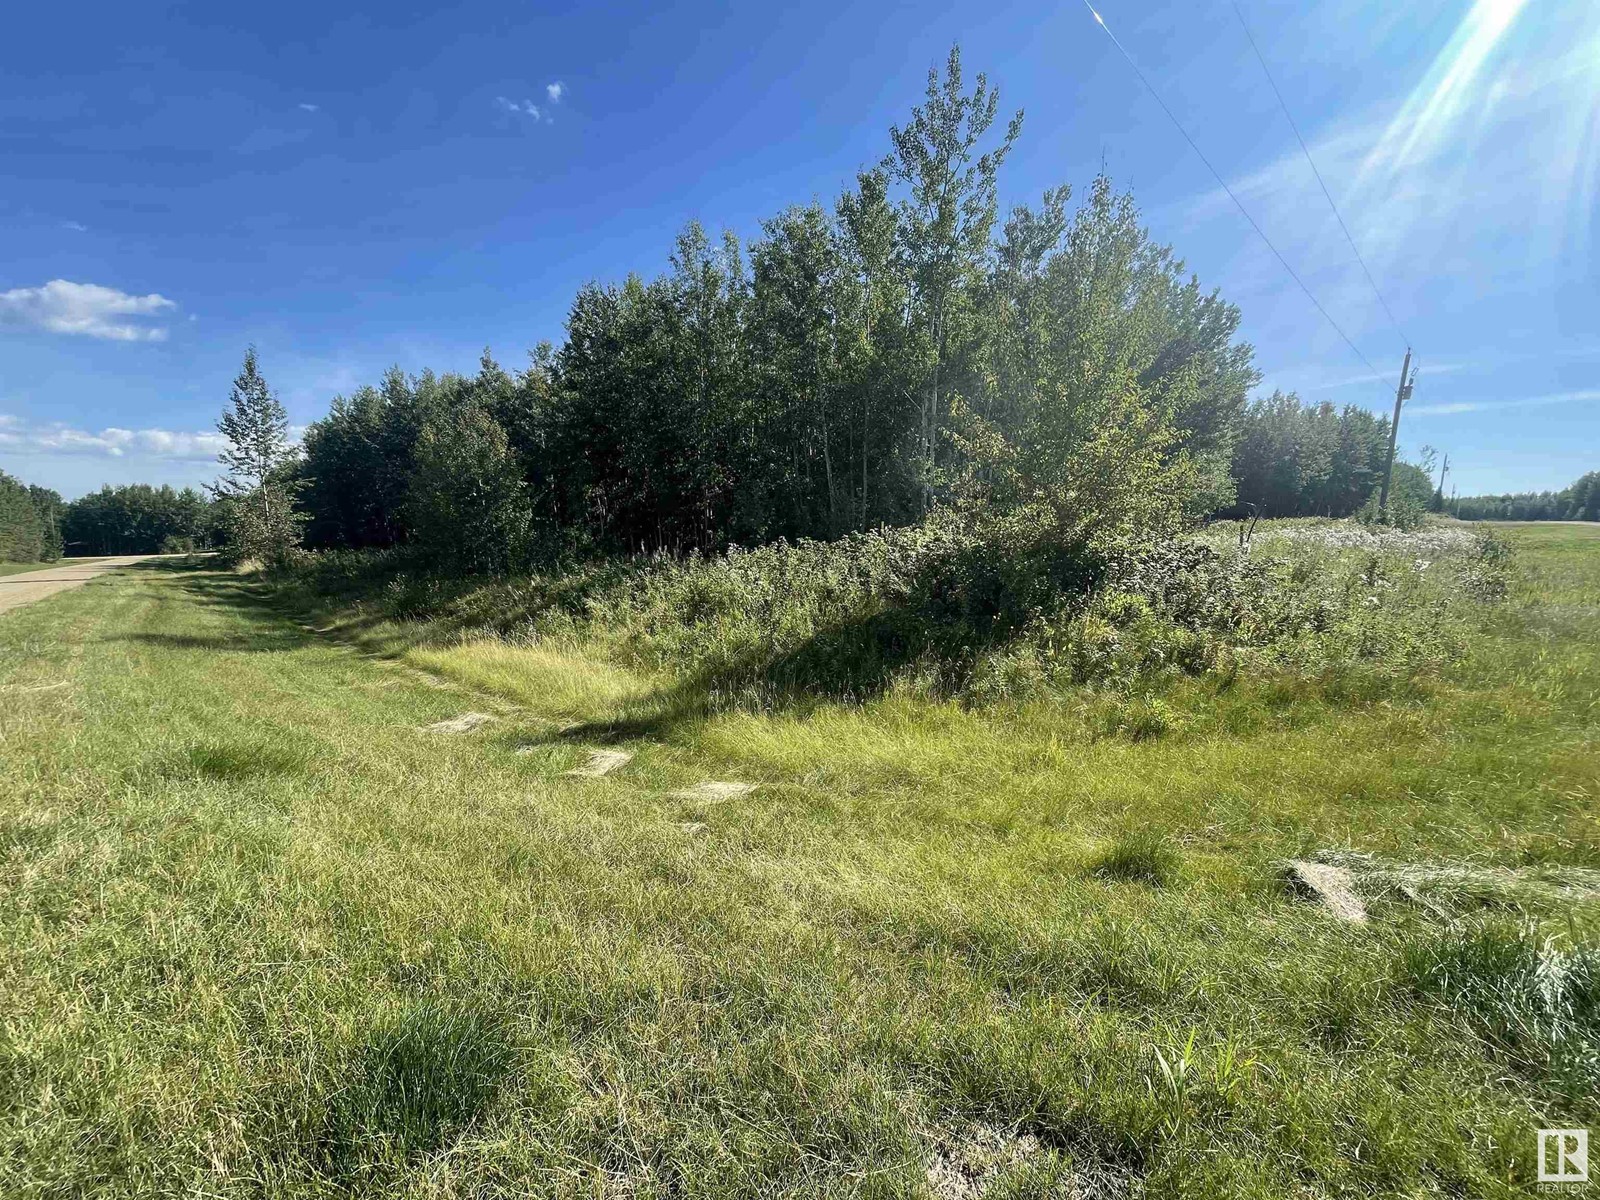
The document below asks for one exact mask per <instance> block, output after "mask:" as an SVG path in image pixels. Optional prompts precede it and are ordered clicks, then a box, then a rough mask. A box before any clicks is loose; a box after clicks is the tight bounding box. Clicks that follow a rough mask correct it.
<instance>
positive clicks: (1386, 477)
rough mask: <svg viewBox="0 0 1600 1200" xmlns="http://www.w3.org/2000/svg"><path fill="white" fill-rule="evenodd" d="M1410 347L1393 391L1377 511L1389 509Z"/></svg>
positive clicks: (1407, 392)
mask: <svg viewBox="0 0 1600 1200" xmlns="http://www.w3.org/2000/svg"><path fill="white" fill-rule="evenodd" d="M1411 382H1412V376H1411V347H1410V346H1407V347H1406V361H1405V363H1404V364H1403V365H1402V366H1401V368H1400V386H1399V387H1397V388H1396V389H1395V392H1394V420H1392V421H1390V422H1389V461H1388V463H1387V465H1385V467H1384V468H1383V488H1382V490H1381V491H1380V492H1379V493H1378V511H1379V512H1387V511H1388V509H1389V484H1390V483H1391V482H1392V481H1393V479H1394V444H1395V440H1396V439H1397V438H1398V437H1399V436H1400V406H1401V405H1402V404H1404V403H1405V402H1406V400H1407V399H1409V398H1410V396H1411Z"/></svg>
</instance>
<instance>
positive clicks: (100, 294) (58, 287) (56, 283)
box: [0, 279, 178, 342]
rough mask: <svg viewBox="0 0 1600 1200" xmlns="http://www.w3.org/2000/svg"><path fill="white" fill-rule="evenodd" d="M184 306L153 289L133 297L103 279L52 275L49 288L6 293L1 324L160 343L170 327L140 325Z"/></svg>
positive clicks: (0, 300)
mask: <svg viewBox="0 0 1600 1200" xmlns="http://www.w3.org/2000/svg"><path fill="white" fill-rule="evenodd" d="M177 307H178V306H177V305H176V304H174V303H173V302H172V301H171V300H168V299H167V298H166V297H165V296H162V295H158V294H157V293H155V292H151V293H150V294H149V295H146V296H133V295H130V294H128V293H127V292H121V291H118V290H117V289H116V288H109V287H102V286H101V285H99V284H97V283H72V282H70V281H68V280H65V279H52V280H51V281H50V282H49V283H47V284H45V285H44V286H43V287H32V288H12V289H11V290H10V291H9V292H0V325H12V326H21V327H24V328H32V329H44V330H48V331H49V332H51V333H71V334H79V335H81V336H83V337H94V338H105V339H107V340H108V341H113V342H160V341H165V340H166V337H167V330H166V327H165V326H163V325H156V324H140V323H138V319H139V318H149V317H156V316H159V315H160V314H162V313H164V312H167V311H169V310H171V309H175V308H177Z"/></svg>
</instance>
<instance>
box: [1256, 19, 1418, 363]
mask: <svg viewBox="0 0 1600 1200" xmlns="http://www.w3.org/2000/svg"><path fill="white" fill-rule="evenodd" d="M1230 3H1231V4H1232V5H1233V15H1234V16H1236V17H1238V18H1239V28H1240V29H1242V30H1244V37H1245V41H1247V42H1249V43H1250V49H1251V50H1252V51H1253V52H1254V53H1255V56H1256V61H1257V62H1258V63H1260V64H1261V73H1262V74H1263V75H1265V76H1266V77H1267V83H1268V84H1269V85H1270V86H1271V88H1272V94H1273V95H1274V96H1276V97H1277V98H1278V107H1279V108H1281V109H1282V110H1283V117H1284V120H1286V121H1288V122H1289V128H1290V129H1292V130H1294V140H1295V141H1297V142H1299V143H1300V152H1301V153H1302V154H1304V155H1305V156H1306V162H1307V163H1308V164H1309V165H1310V167H1311V173H1312V174H1313V175H1315V176H1316V177H1317V186H1318V187H1320V188H1321V189H1322V194H1323V196H1324V197H1325V198H1326V199H1327V201H1328V207H1329V208H1331V209H1332V210H1333V219H1334V220H1335V221H1338V222H1339V228H1340V229H1342V230H1343V231H1344V240H1345V241H1347V242H1349V243H1350V250H1351V252H1352V253H1353V254H1354V255H1355V256H1356V261H1357V262H1358V263H1360V264H1361V273H1362V274H1363V275H1365V276H1366V277H1367V282H1368V283H1369V284H1371V285H1372V294H1373V295H1374V296H1376V297H1377V298H1378V303H1379V304H1381V305H1382V306H1383V311H1384V313H1385V314H1387V316H1388V318H1389V324H1391V325H1393V326H1394V331H1395V332H1396V333H1398V334H1399V335H1400V340H1401V341H1403V342H1407V343H1409V342H1410V341H1411V339H1410V338H1408V337H1406V331H1405V330H1404V329H1402V328H1400V322H1399V320H1398V319H1397V318H1396V317H1395V315H1394V310H1393V309H1392V308H1390V307H1389V302H1388V301H1387V300H1385V299H1384V298H1383V291H1382V289H1380V288H1379V287H1378V281H1377V280H1376V279H1374V278H1373V277H1372V272H1371V271H1370V270H1369V269H1368V268H1367V260H1366V259H1364V258H1363V257H1361V248H1360V247H1359V246H1357V245H1356V239H1355V237H1354V235H1353V234H1351V232H1350V226H1348V225H1346V224H1345V223H1344V217H1343V216H1341V215H1340V213H1339V206H1338V205H1337V204H1335V203H1334V202H1333V193H1332V192H1330V191H1329V190H1328V185H1327V183H1326V182H1325V181H1324V180H1323V178H1322V172H1321V171H1319V170H1318V169H1317V160H1316V159H1314V158H1312V157H1311V147H1309V146H1307V145H1306V139H1305V138H1304V137H1303V136H1301V133H1300V126H1298V125H1296V124H1295V121H1294V117H1293V116H1292V115H1291V114H1290V112H1289V105H1288V103H1287V102H1286V101H1285V100H1284V98H1283V92H1282V91H1280V90H1279V88H1278V81H1277V80H1276V79H1274V78H1273V77H1272V71H1271V70H1269V69H1268V67H1267V60H1266V59H1265V58H1264V57H1263V56H1262V54H1261V48H1260V47H1259V46H1257V45H1256V39H1255V37H1254V36H1253V35H1252V34H1251V32H1250V26H1249V25H1248V24H1246V23H1245V19H1244V13H1243V12H1242V11H1241V10H1240V8H1239V3H1238V0H1230Z"/></svg>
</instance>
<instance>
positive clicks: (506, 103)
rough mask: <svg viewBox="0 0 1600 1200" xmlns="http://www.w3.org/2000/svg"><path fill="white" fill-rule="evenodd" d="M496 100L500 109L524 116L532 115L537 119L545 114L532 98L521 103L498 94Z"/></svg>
mask: <svg viewBox="0 0 1600 1200" xmlns="http://www.w3.org/2000/svg"><path fill="white" fill-rule="evenodd" d="M494 102H495V103H496V104H498V105H499V106H500V110H501V111H502V112H508V113H517V114H519V115H521V116H524V117H532V118H533V119H534V120H535V121H537V120H538V119H539V118H540V117H541V116H543V115H544V114H542V113H541V112H540V111H539V108H538V105H536V104H534V102H533V101H532V100H524V101H522V102H521V103H520V104H519V103H518V102H517V101H515V100H508V99H506V97H504V96H496V97H495V98H494Z"/></svg>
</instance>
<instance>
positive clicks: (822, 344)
mask: <svg viewBox="0 0 1600 1200" xmlns="http://www.w3.org/2000/svg"><path fill="white" fill-rule="evenodd" d="M998 115H999V97H998V94H997V92H996V91H995V90H994V89H993V88H992V87H990V86H989V84H988V81H987V80H986V79H985V78H984V77H983V76H982V75H979V76H978V78H977V80H976V85H975V87H973V88H972V90H970V91H968V90H967V89H966V87H965V84H964V82H963V78H962V71H961V64H960V56H959V52H958V51H955V50H953V51H952V52H951V55H950V59H949V62H948V63H947V65H946V67H945V70H944V72H943V73H942V75H941V74H940V73H939V72H937V71H930V73H929V80H928V90H927V93H926V96H925V98H924V100H923V103H922V104H920V105H918V106H917V107H915V108H914V109H913V111H912V114H911V119H910V120H909V121H908V122H907V123H906V125H905V126H904V127H895V128H892V129H891V130H890V139H889V143H890V146H889V153H888V154H887V155H886V157H885V158H884V160H883V161H882V162H881V163H880V164H878V165H877V166H875V167H873V168H872V169H870V170H866V171H863V172H861V173H860V174H859V175H858V176H857V178H856V180H855V181H854V183H853V184H852V185H851V186H850V187H849V188H848V189H847V190H846V191H845V192H844V193H843V194H842V195H841V196H840V197H838V199H837V200H836V201H835V202H834V203H833V204H832V205H831V206H827V207H825V206H823V205H821V204H817V203H812V204H809V205H802V206H793V207H790V208H787V209H785V210H784V211H782V212H781V213H779V214H777V215H776V216H774V217H773V218H771V219H770V220H768V221H766V222H764V223H763V225H762V231H761V234H760V236H759V237H758V238H757V239H756V240H755V241H754V242H753V243H752V244H751V245H749V246H745V245H742V244H741V243H740V241H739V240H738V239H737V238H736V237H735V236H734V235H733V234H731V233H724V234H723V235H722V236H721V237H720V239H717V240H713V239H712V238H711V237H710V236H709V235H708V234H707V233H706V232H705V230H704V229H702V228H701V226H700V225H698V224H697V223H691V224H690V225H689V226H688V227H687V228H685V230H684V231H683V232H682V233H681V234H680V235H679V237H678V239H677V241H676V244H675V247H674V251H673V253H672V255H671V259H670V265H669V269H668V270H667V271H666V272H665V273H664V274H662V275H660V276H658V277H656V278H654V279H649V280H646V279H644V278H641V277H639V276H637V275H630V276H629V277H628V278H627V279H626V280H625V281H624V282H622V283H621V284H615V285H606V284H599V283H591V284H589V285H587V286H585V287H584V288H582V289H581V290H580V291H579V293H578V295H577V296H576V297H575V298H574V300H573V302H572V305H571V308H570V310H569V313H568V317H567V323H566V324H567V338H566V341H565V342H564V343H563V344H562V345H561V346H559V347H556V346H552V345H551V344H549V343H543V344H541V345H540V346H539V347H538V348H537V349H536V350H534V351H533V352H532V353H531V355H530V360H529V363H528V365H527V366H526V367H525V368H524V369H522V370H520V371H510V370H506V369H505V368H503V367H501V366H500V365H499V364H498V363H496V362H495V361H494V359H493V358H492V357H491V356H490V354H489V352H488V351H487V350H486V351H485V352H484V355H483V358H482V360H481V361H480V364H479V370H478V372H477V373H476V374H475V375H459V374H454V373H445V374H435V373H433V372H431V371H427V370H425V371H423V372H422V373H421V374H419V375H415V376H408V375H406V374H405V373H404V372H402V371H401V370H400V369H399V368H398V367H396V368H393V369H391V370H390V371H389V372H388V373H387V374H386V375H385V376H384V377H383V379H382V380H381V381H379V382H378V383H377V384H376V385H374V386H367V387H362V388H360V389H358V390H356V391H355V392H354V393H353V394H351V395H350V396H348V397H344V396H340V397H336V398H334V400H333V402H332V406H331V410H330V411H329V413H328V415H327V416H326V417H324V418H323V419H321V420H319V421H316V422H314V423H313V424H312V425H311V426H310V427H309V428H308V430H307V432H306V434H305V437H304V440H303V443H302V446H301V447H300V448H299V451H298V453H286V454H280V453H279V452H278V450H277V449H274V447H275V446H278V445H279V444H280V443H281V438H282V429H283V428H284V427H285V426H286V422H285V421H284V420H283V419H282V418H283V414H282V409H281V406H280V405H278V404H277V402H276V401H275V400H274V399H273V398H272V396H271V393H270V390H269V389H268V388H267V387H266V384H265V381H264V380H263V379H262V378H261V376H260V374H259V372H258V369H257V363H256V359H255V355H254V352H253V351H252V352H251V354H250V355H249V356H247V359H246V369H245V372H244V373H243V374H241V376H240V379H239V380H238V381H236V384H235V397H236V399H237V398H238V397H240V396H247V397H249V401H248V403H247V405H246V407H247V408H249V409H250V410H251V412H252V413H254V414H256V415H257V416H260V415H262V414H266V415H265V416H263V417H262V420H263V421H264V422H265V424H264V425H262V426H261V428H262V429H269V428H270V429H271V430H276V432H269V433H267V434H261V435H260V436H255V437H254V440H256V441H260V442H261V445H262V447H263V448H264V457H263V458H262V459H261V464H262V465H261V466H260V470H259V471H255V472H250V471H247V472H245V474H244V478H245V479H246V480H247V481H249V480H254V482H253V483H248V482H247V485H246V486H242V487H240V486H231V487H230V488H225V489H223V490H222V491H220V492H218V495H219V496H221V497H222V498H221V499H208V498H207V497H205V496H202V495H201V494H200V493H198V492H195V491H193V490H192V489H185V490H184V491H181V492H175V491H173V489H171V488H150V487H146V486H143V485H136V486H133V487H123V488H105V489H102V490H101V491H100V492H97V493H93V494H91V495H90V496H86V497H83V498H82V499H80V500H77V501H74V502H72V503H71V504H67V505H61V504H60V500H59V497H54V493H50V494H49V495H50V496H52V497H54V507H53V508H50V510H49V511H50V512H51V513H52V514H54V515H53V517H52V521H53V522H54V524H53V528H54V529H55V530H56V535H57V536H58V537H59V538H60V539H64V541H65V544H66V548H67V551H68V552H69V553H75V554H107V553H117V552H133V553H136V552H151V551H157V550H162V549H182V548H188V547H191V546H192V547H196V548H203V547H206V546H210V545H214V544H221V543H223V542H226V541H228V540H229V538H230V537H231V538H232V540H234V541H241V542H244V541H251V540H252V536H251V535H248V534H241V533H240V532H239V531H240V530H241V529H243V528H245V526H244V525H241V524H240V523H239V521H240V520H241V519H244V518H249V519H250V520H254V521H255V522H256V525H257V526H260V527H261V528H262V529H265V525H263V524H262V522H263V521H265V522H267V524H271V525H273V527H274V528H275V529H276V530H277V531H278V532H276V533H273V534H272V535H271V536H270V537H267V536H266V535H264V534H263V536H264V537H265V542H264V543H263V544H266V543H272V544H274V545H278V546H282V545H292V544H298V543H303V544H304V545H305V546H308V547H310V548H313V549H322V548H358V549H359V548H384V547H391V546H397V545H406V546H410V547H414V548H416V549H418V550H420V551H422V552H423V553H425V554H427V555H429V556H431V557H433V558H434V559H436V560H437V561H439V562H440V563H441V564H443V565H446V566H448V567H450V568H452V569H455V570H459V571H484V572H496V571H508V570H513V569H516V568H518V567H520V566H523V565H526V564H528V563H531V562H534V561H536V560H538V559H541V558H547V557H549V556H550V555H551V554H554V553H575V554H580V555H581V554H615V553H624V554H629V553H641V552H643V553H653V552H666V553H673V554H681V553H686V552H710V551H715V550H719V549H721V548H724V547H727V546H729V545H733V544H738V545H756V544H760V543H765V542H771V541H775V540H777V539H788V540H797V539H818V540H826V539H832V538H836V537H840V536H842V535H845V534H849V533H851V532H854V531H859V530H865V529H871V528H875V527H879V526H890V527H899V526H904V525H909V524H913V523H915V522H917V521H919V520H921V519H922V518H924V517H925V516H926V515H928V514H929V513H930V512H931V511H932V510H933V509H935V508H941V509H946V510H948V509H957V510H962V511H965V512H966V513H967V514H968V515H977V516H979V517H981V518H984V519H992V520H1000V521H1008V522H1010V524H1011V526H1012V528H1013V532H1014V533H1016V531H1022V532H1021V533H1020V534H1017V536H1021V537H1023V539H1024V540H1026V539H1027V538H1034V539H1035V540H1052V539H1053V540H1054V541H1055V542H1056V543H1057V544H1068V543H1073V542H1082V541H1083V540H1084V539H1087V538H1089V537H1101V536H1115V537H1122V538H1124V540H1126V539H1127V538H1128V537H1130V536H1135V537H1142V536H1144V535H1147V534H1149V533H1151V532H1153V531H1158V530H1171V529H1174V528H1178V527H1181V526H1183V525H1186V524H1192V523H1194V522H1196V521H1198V520H1201V519H1204V518H1205V517H1208V516H1233V515H1242V514H1246V513H1252V512H1255V513H1259V514H1260V515H1263V516H1273V517H1277V516H1309V515H1316V516H1329V517H1345V516H1350V515H1352V514H1356V513H1358V512H1362V511H1363V510H1365V512H1366V513H1367V514H1368V515H1374V516H1377V517H1378V518H1379V519H1390V518H1391V517H1393V516H1395V515H1398V514H1399V513H1401V512H1402V511H1409V512H1420V511H1422V510H1423V509H1425V508H1428V507H1433V508H1435V509H1437V508H1439V507H1441V504H1442V497H1441V496H1439V495H1438V494H1437V491H1436V489H1435V485H1434V484H1433V482H1432V480H1431V479H1430V478H1429V475H1428V473H1427V472H1426V471H1425V470H1424V469H1422V468H1421V467H1418V466H1415V465H1411V464H1404V463H1397V464H1396V465H1395V473H1394V487H1393V494H1392V507H1393V509H1394V513H1391V514H1376V513H1375V512H1374V508H1375V505H1376V499H1375V497H1376V493H1377V490H1378V487H1379V485H1380V483H1381V481H1382V474H1383V470H1384V464H1385V459H1386V456H1387V452H1388V436H1389V422H1388V418H1387V417H1386V416H1381V415H1376V414H1374V413H1372V412H1369V411H1368V410H1366V409H1363V408H1360V407H1358V406H1355V405H1347V406H1345V407H1343V408H1336V407H1334V406H1333V405H1331V404H1326V403H1323V404H1307V403H1305V402H1303V401H1301V400H1300V399H1299V398H1298V397H1297V396H1295V395H1293V394H1284V393H1281V392H1274V393H1273V394H1272V395H1270V396H1267V397H1263V398H1258V399H1256V400H1254V401H1250V400H1248V395H1249V393H1250V391H1251V389H1253V388H1254V387H1255V386H1256V384H1257V383H1258V382H1259V375H1258V373H1257V371H1256V370H1255V367H1254V365H1253V350H1252V348H1251V346H1250V345H1249V344H1248V343H1245V342H1243V341H1241V340H1239V339H1238V337H1237V333H1238V328H1239V323H1240V314H1239V310H1238V309H1237V308H1236V307H1235V306H1233V305H1232V304H1229V303H1228V302H1226V301H1225V300H1223V299H1222V297H1221V296H1220V295H1219V293H1218V292H1216V291H1214V290H1213V291H1205V290H1203V289H1202V288H1201V286H1200V284H1199V282H1198V280H1197V279H1196V278H1195V277H1194V276H1193V275H1189V274H1187V273H1186V271H1185V268H1184V265H1183V263H1182V262H1181V260H1179V259H1178V258H1177V257H1176V256H1175V254H1174V252H1173V250H1172V249H1171V248H1169V247H1165V246H1160V245H1157V244H1156V243H1154V242H1153V241H1152V240H1151V239H1150V237H1149V235H1148V232H1147V231H1146V230H1145V229H1144V228H1143V227H1142V226H1141V224H1140V223H1139V217H1138V213H1137V210H1136V209H1135V206H1134V204H1133V201H1132V199H1131V197H1129V196H1128V195H1126V194H1118V193H1117V192H1116V191H1115V190H1114V189H1113V187H1112V185H1111V184H1110V182H1109V181H1108V180H1107V179H1105V178H1104V177H1101V178H1097V179H1096V180H1095V181H1094V183H1093V185H1092V187H1091V188H1090V190H1089V194H1088V195H1087V197H1085V198H1084V199H1083V200H1082V202H1081V203H1079V204H1078V205H1077V206H1076V208H1073V207H1072V206H1071V204H1070V201H1071V196H1070V191H1069V189H1068V188H1067V187H1065V186H1062V187H1058V188H1052V189H1049V190H1047V191H1046V192H1045V193H1044V194H1043V196H1042V197H1041V198H1040V199H1039V201H1038V202H1037V203H1036V204H1034V205H1031V206H1027V205H1024V206H1018V207H1016V208H1014V209H1013V210H1012V211H1011V212H1010V214H1009V215H1007V216H1005V217H1004V218H1002V217H1001V215H1000V212H999V205H998V178H999V175H1000V172H1001V169H1002V167H1003V165H1004V163H1005V160H1006V158H1007V155H1008V153H1009V151H1010V149H1011V147H1012V145H1013V144H1014V142H1015V140H1016V138H1017V137H1018V136H1019V134H1020V131H1021V124H1022V114H1021V113H1020V112H1019V113H1017V114H1016V115H1015V116H1013V117H1012V118H1011V119H1010V120H1009V122H1007V123H1005V124H1004V125H1003V126H1001V125H998V124H997V122H996V118H997V116H998ZM227 419H229V418H225V421H226V420H227ZM232 419H236V420H237V419H239V418H238V417H237V415H236V416H235V418H232ZM254 419H255V418H254V417H252V418H251V419H250V420H247V421H246V422H245V425H249V424H250V421H252V420H254ZM244 440H245V441H246V442H249V441H251V440H252V436H246V437H245V439H244ZM1585 478H1588V477H1585ZM251 488H255V489H256V492H258V493H260V495H259V498H260V499H261V500H262V501H263V503H262V504H260V505H255V504H252V505H244V504H242V503H241V501H242V500H244V499H246V498H247V497H249V496H250V495H252V494H254V493H252V491H251ZM24 491H26V489H24ZM1570 491H1572V489H1569V492H1570ZM1567 494H1568V493H1562V494H1561V495H1562V496H1563V497H1565V496H1567ZM1592 494H1593V489H1592V488H1590V489H1589V490H1588V491H1586V492H1585V493H1584V495H1585V497H1590V496H1592ZM7 495H8V496H9V493H7ZM1517 499H1521V498H1517ZM6 503H7V504H9V505H10V506H11V507H9V508H6V509H5V510H3V511H4V512H5V513H10V512H11V511H12V510H13V509H15V511H16V512H17V513H19V514H22V513H23V512H24V509H23V508H22V507H18V506H17V504H16V503H15V502H13V501H12V500H10V499H8V500H6ZM1459 503H1460V504H1461V506H1462V511H1461V515H1463V516H1467V515H1469V513H1472V512H1476V511H1478V510H1477V509H1475V508H1474V507H1473V505H1474V501H1472V500H1467V501H1461V502H1459ZM1590 503H1591V501H1590V500H1589V499H1587V498H1586V499H1584V500H1582V501H1580V502H1578V503H1576V505H1574V504H1572V503H1565V502H1563V504H1564V506H1563V507H1562V511H1588V510H1587V509H1586V508H1585V505H1586V504H1590ZM34 507H35V508H38V504H37V503H35V505H34ZM46 507H49V506H46ZM1556 507H1558V506H1557V505H1555V504H1554V503H1552V505H1551V506H1550V508H1551V510H1552V511H1553V510H1554V509H1555V508H1556ZM40 511H42V510H40ZM1490 511H1491V510H1489V509H1488V508H1487V507H1486V508H1484V509H1483V514H1484V515H1490ZM1518 511H1520V510H1518ZM1541 511H1543V510H1541ZM230 514H231V516H230ZM252 514H254V516H252ZM4 519H5V520H7V521H9V520H10V519H11V518H9V517H5V518H4ZM230 521H231V524H230ZM16 524H17V528H18V529H21V528H22V525H23V524H24V522H23V518H22V517H21V516H19V517H18V518H17V521H16ZM8 528H9V526H8ZM30 528H31V527H30ZM230 528H232V529H233V533H232V534H230V533H228V532H227V531H228V530H229V529H230ZM14 540H15V541H16V543H17V545H18V546H19V547H21V546H23V545H24V544H26V545H28V546H31V545H32V544H33V543H32V542H29V541H28V537H27V535H19V536H18V537H17V538H16V539H14ZM46 540H48V539H46ZM3 545H5V543H3V542H0V546H3ZM42 545H43V543H42V542H41V546H42ZM275 553H277V551H276V550H272V551H270V552H269V554H268V557H271V556H272V554H275Z"/></svg>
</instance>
